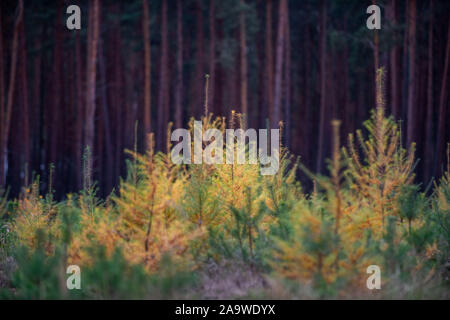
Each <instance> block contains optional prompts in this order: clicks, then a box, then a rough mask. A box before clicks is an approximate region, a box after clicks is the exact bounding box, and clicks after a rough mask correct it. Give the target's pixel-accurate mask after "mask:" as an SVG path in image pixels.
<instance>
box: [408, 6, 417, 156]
mask: <svg viewBox="0 0 450 320" xmlns="http://www.w3.org/2000/svg"><path fill="white" fill-rule="evenodd" d="M408 20H409V23H408V42H409V67H408V77H409V78H408V116H407V118H408V126H407V135H406V136H407V143H406V145H407V148H409V146H410V145H411V144H412V143H413V141H414V138H415V132H414V130H415V120H416V110H415V102H416V101H415V99H416V88H415V87H416V21H417V11H416V0H411V1H410V2H409V11H408Z"/></svg>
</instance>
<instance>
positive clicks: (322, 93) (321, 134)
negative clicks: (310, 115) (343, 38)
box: [316, 0, 327, 172]
mask: <svg viewBox="0 0 450 320" xmlns="http://www.w3.org/2000/svg"><path fill="white" fill-rule="evenodd" d="M326 16H327V7H326V4H325V1H324V0H321V6H320V124H319V146H318V151H317V163H316V170H317V172H321V171H322V161H323V159H322V158H323V148H324V139H325V108H326V75H327V74H326V52H327V48H326V46H327V35H326V33H327V20H326Z"/></svg>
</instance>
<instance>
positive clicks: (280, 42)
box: [270, 0, 287, 128]
mask: <svg viewBox="0 0 450 320" xmlns="http://www.w3.org/2000/svg"><path fill="white" fill-rule="evenodd" d="M279 11H280V12H279V20H278V30H277V48H276V61H275V86H274V96H273V99H274V102H273V113H272V115H271V119H270V121H271V128H276V127H278V125H279V122H280V120H281V110H280V109H281V92H282V87H281V86H282V73H283V58H284V54H283V49H284V42H285V35H286V33H285V32H284V27H285V26H286V22H285V21H286V14H287V3H286V0H280V9H279Z"/></svg>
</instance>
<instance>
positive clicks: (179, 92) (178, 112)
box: [175, 0, 183, 128]
mask: <svg viewBox="0 0 450 320" xmlns="http://www.w3.org/2000/svg"><path fill="white" fill-rule="evenodd" d="M182 103H183V8H182V2H181V0H177V85H176V92H175V128H181V127H182V126H183V106H182Z"/></svg>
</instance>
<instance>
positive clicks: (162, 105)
mask: <svg viewBox="0 0 450 320" xmlns="http://www.w3.org/2000/svg"><path fill="white" fill-rule="evenodd" d="M167 37H168V35H167V0H163V2H162V9H161V65H160V78H159V79H160V83H159V86H160V90H159V97H158V117H157V119H158V150H163V147H164V142H165V136H166V132H165V128H166V126H167V122H168V108H169V104H168V99H169V89H168V54H169V52H168V51H169V48H168V38H167Z"/></svg>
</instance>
